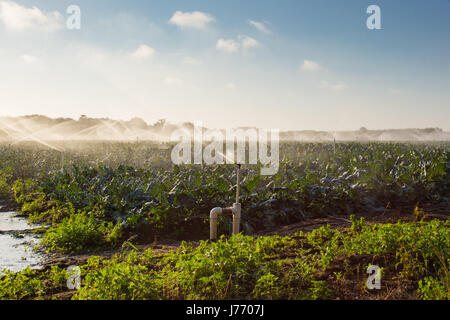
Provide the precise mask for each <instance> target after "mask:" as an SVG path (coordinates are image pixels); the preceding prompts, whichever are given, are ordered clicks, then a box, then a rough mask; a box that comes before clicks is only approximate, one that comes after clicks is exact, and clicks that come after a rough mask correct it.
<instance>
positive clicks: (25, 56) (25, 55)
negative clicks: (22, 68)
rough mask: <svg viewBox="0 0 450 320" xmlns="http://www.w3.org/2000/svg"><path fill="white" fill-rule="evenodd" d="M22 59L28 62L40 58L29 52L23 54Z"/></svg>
mask: <svg viewBox="0 0 450 320" xmlns="http://www.w3.org/2000/svg"><path fill="white" fill-rule="evenodd" d="M20 59H22V61H24V62H26V63H34V62H36V61H38V60H39V59H38V58H36V57H35V56H31V55H28V54H23V55H21V56H20Z"/></svg>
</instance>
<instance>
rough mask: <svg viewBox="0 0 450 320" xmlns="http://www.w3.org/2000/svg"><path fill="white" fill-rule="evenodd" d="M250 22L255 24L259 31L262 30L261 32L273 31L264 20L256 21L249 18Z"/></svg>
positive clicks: (268, 32) (269, 32)
mask: <svg viewBox="0 0 450 320" xmlns="http://www.w3.org/2000/svg"><path fill="white" fill-rule="evenodd" d="M248 23H249V24H250V25H251V26H253V27H255V28H256V29H258V30H259V31H261V32H264V33H267V34H272V32H271V31H270V30H269V29H268V28H267V27H266V26H265V24H264V23H262V22H258V21H254V20H248Z"/></svg>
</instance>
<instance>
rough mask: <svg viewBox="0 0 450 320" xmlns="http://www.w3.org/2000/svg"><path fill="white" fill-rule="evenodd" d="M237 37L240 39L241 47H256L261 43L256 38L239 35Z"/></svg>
mask: <svg viewBox="0 0 450 320" xmlns="http://www.w3.org/2000/svg"><path fill="white" fill-rule="evenodd" d="M239 39H240V40H241V43H242V48H243V49H251V48H257V47H259V46H260V45H261V44H260V43H259V42H258V41H257V40H255V39H253V38H251V37H247V36H239Z"/></svg>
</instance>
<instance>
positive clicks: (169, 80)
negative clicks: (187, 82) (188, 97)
mask: <svg viewBox="0 0 450 320" xmlns="http://www.w3.org/2000/svg"><path fill="white" fill-rule="evenodd" d="M182 83H183V81H182V80H181V79H178V78H175V77H166V78H165V79H164V84H166V85H179V84H182Z"/></svg>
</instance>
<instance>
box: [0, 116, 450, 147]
mask: <svg viewBox="0 0 450 320" xmlns="http://www.w3.org/2000/svg"><path fill="white" fill-rule="evenodd" d="M179 128H183V129H185V130H187V131H192V130H193V128H194V124H193V123H190V122H185V123H182V124H174V123H170V122H168V121H166V120H159V121H157V122H156V123H153V124H149V123H147V122H145V121H144V120H143V119H141V118H133V119H131V120H128V121H125V120H112V119H109V118H89V117H87V116H81V117H80V118H79V119H78V120H74V119H71V118H56V119H54V118H49V117H46V116H42V115H31V116H22V117H0V139H1V140H4V141H5V140H6V141H57V140H111V141H113V140H118V141H136V140H152V141H170V137H171V134H172V132H174V131H175V130H177V129H179ZM221 129H222V128H221ZM243 129H249V127H247V128H243ZM280 139H281V140H292V141H319V142H320V141H323V142H326V141H333V140H334V139H336V140H337V141H450V132H446V131H443V130H442V129H440V128H411V129H388V130H371V129H367V128H365V127H361V128H360V129H359V130H355V131H314V130H295V131H281V132H280Z"/></svg>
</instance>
